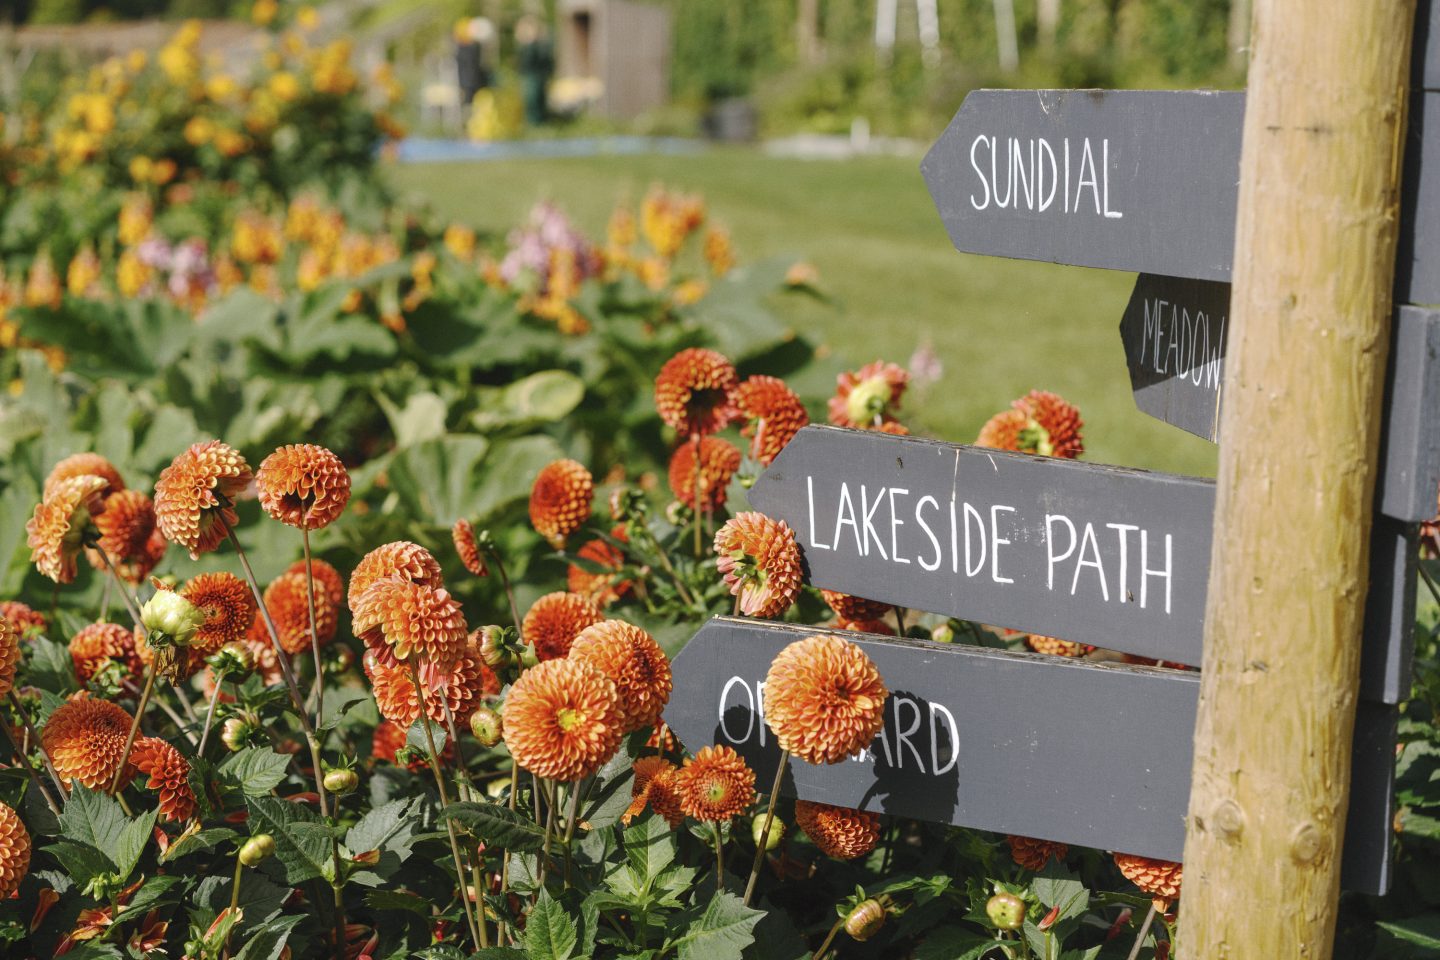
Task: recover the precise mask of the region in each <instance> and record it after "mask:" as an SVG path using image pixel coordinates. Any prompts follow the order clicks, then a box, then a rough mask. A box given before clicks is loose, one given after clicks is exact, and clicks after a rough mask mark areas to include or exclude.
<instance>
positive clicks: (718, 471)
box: [669, 437, 740, 513]
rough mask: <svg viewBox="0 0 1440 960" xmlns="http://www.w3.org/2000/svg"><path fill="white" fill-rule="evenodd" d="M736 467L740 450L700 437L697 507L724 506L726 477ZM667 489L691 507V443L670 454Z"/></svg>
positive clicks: (692, 447)
mask: <svg viewBox="0 0 1440 960" xmlns="http://www.w3.org/2000/svg"><path fill="white" fill-rule="evenodd" d="M739 469H740V451H739V450H737V449H735V445H734V444H732V443H730V442H729V441H728V440H721V439H720V438H719V437H702V438H701V440H700V509H701V510H704V511H706V512H707V513H713V512H714V511H716V510H719V509H720V508H721V507H723V506H725V494H726V491H727V488H728V487H729V486H730V478H731V477H733V476H735V471H736V470H739ZM669 475H670V492H671V493H672V494H674V495H675V499H677V500H679V501H680V502H681V503H683V504H685V506H687V507H690V508H691V509H692V510H693V509H695V443H694V441H688V440H687V441H686V442H685V443H682V444H680V446H678V447H676V448H675V453H674V454H672V455H671V457H670V470H669Z"/></svg>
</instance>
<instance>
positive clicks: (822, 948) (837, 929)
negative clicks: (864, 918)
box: [811, 917, 845, 960]
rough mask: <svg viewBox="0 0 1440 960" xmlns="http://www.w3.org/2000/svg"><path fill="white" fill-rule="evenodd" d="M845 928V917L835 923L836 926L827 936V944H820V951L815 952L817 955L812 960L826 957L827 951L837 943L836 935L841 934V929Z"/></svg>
mask: <svg viewBox="0 0 1440 960" xmlns="http://www.w3.org/2000/svg"><path fill="white" fill-rule="evenodd" d="M843 926H845V918H844V917H841V918H840V919H839V920H836V921H835V925H834V926H832V927H831V928H830V932H829V933H827V934H826V935H825V942H824V943H822V944H820V949H819V950H816V951H815V955H814V956H813V957H812V958H811V960H820V958H821V957H823V956H825V951H827V950H829V949H830V944H832V943H834V942H835V935H836V934H838V933H839V932H840V928H841V927H843Z"/></svg>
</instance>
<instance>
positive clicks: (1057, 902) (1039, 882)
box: [1030, 863, 1090, 922]
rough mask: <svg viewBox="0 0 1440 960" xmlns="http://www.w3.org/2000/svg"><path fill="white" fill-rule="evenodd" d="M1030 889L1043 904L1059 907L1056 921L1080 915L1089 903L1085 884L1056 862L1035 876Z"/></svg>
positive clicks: (1088, 894)
mask: <svg viewBox="0 0 1440 960" xmlns="http://www.w3.org/2000/svg"><path fill="white" fill-rule="evenodd" d="M1030 889H1031V890H1033V891H1034V892H1035V896H1036V897H1038V898H1040V902H1041V903H1043V904H1044V905H1045V906H1047V907H1059V908H1060V915H1059V917H1057V918H1056V921H1057V922H1059V921H1060V920H1068V919H1070V918H1071V917H1078V916H1080V915H1081V914H1082V913H1084V912H1085V910H1086V908H1088V907H1089V905H1090V891H1089V890H1087V889H1085V884H1083V883H1081V882H1080V881H1079V880H1078V879H1077V878H1076V877H1075V875H1074V874H1073V873H1071V872H1070V871H1069V870H1067V869H1066V868H1065V867H1063V866H1061V865H1060V864H1057V863H1051V864H1049V865H1048V866H1046V867H1045V869H1044V870H1042V871H1041V872H1040V873H1039V875H1037V876H1036V877H1035V881H1034V882H1033V883H1032V884H1031V885H1030Z"/></svg>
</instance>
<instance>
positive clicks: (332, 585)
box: [285, 557, 345, 610]
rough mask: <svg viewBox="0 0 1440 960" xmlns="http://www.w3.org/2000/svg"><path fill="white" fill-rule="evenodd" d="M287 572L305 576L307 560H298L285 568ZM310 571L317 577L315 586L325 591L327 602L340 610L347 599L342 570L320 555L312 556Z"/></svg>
mask: <svg viewBox="0 0 1440 960" xmlns="http://www.w3.org/2000/svg"><path fill="white" fill-rule="evenodd" d="M285 572H286V573H298V574H300V576H302V577H303V576H305V561H304V560H296V561H295V562H294V563H292V564H290V566H288V567H286V568H285ZM310 573H311V575H312V576H313V577H314V579H315V588H316V589H317V590H323V591H324V594H325V602H326V603H329V604H330V605H331V606H333V607H335V608H336V609H337V610H338V609H339V607H340V601H341V600H344V599H345V578H344V577H342V576H340V571H339V570H336V569H335V568H334V567H333V566H331V565H330V564H328V563H326V562H325V561H324V560H321V559H320V558H319V557H311V558H310ZM317 596H318V594H317Z"/></svg>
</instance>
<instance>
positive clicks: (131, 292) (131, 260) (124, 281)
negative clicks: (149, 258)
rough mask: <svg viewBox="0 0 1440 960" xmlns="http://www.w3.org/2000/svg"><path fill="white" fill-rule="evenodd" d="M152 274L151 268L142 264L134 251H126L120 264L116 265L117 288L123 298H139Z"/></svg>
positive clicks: (121, 257)
mask: <svg viewBox="0 0 1440 960" xmlns="http://www.w3.org/2000/svg"><path fill="white" fill-rule="evenodd" d="M151 273H152V271H151V268H150V266H149V265H148V264H146V263H144V262H142V261H141V259H140V258H139V257H137V256H136V255H135V252H134V251H133V250H126V251H125V252H124V253H122V254H120V262H119V263H117V264H116V265H115V286H116V287H118V288H119V290H120V295H121V296H123V297H137V296H139V295H140V291H141V290H143V289H145V286H146V284H148V283H149V282H150V277H151Z"/></svg>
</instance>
